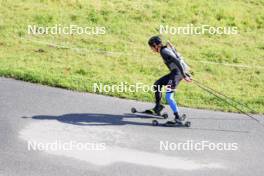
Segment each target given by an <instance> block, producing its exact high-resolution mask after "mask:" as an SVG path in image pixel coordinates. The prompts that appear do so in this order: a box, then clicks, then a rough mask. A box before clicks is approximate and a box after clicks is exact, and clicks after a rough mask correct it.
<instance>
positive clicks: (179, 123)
mask: <svg viewBox="0 0 264 176" xmlns="http://www.w3.org/2000/svg"><path fill="white" fill-rule="evenodd" d="M152 125H153V126H166V127H190V126H191V122H190V121H186V114H183V115H182V116H181V117H179V118H175V119H174V121H167V122H165V123H160V122H159V121H158V120H153V121H152Z"/></svg>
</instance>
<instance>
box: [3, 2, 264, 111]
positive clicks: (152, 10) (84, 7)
mask: <svg viewBox="0 0 264 176" xmlns="http://www.w3.org/2000/svg"><path fill="white" fill-rule="evenodd" d="M263 9H264V1H263V0H235V1H231V0H223V1H214V0H197V1H189V0H187V1H180V0H143V1H139V0H136V1H131V0H127V1H121V0H104V1H96V0H87V1H85V0H83V1H81V0H79V1H78V0H64V1H62V0H61V1H60V0H12V1H9V0H0V75H1V76H6V77H13V78H16V79H21V80H25V81H30V82H34V83H40V84H46V85H50V86H56V87H63V88H67V89H72V90H78V91H85V92H93V84H94V83H102V84H110V85H115V84H119V83H120V82H127V83H128V84H135V83H137V82H141V83H143V84H146V85H152V84H153V82H154V81H155V80H156V79H157V78H159V77H160V76H162V75H164V74H166V73H167V72H168V70H167V68H166V66H165V65H164V64H163V61H162V59H161V58H160V56H159V55H158V54H154V53H152V52H151V50H150V49H149V47H148V45H147V40H148V38H149V37H150V36H152V35H155V34H158V32H159V31H158V30H157V29H159V26H160V25H161V24H163V25H170V26H186V24H193V25H195V26H199V25H203V24H208V25H211V26H236V27H238V32H239V33H238V34H237V35H209V34H205V35H174V36H172V35H165V36H164V37H165V38H167V39H170V40H171V42H172V43H174V44H175V46H176V48H177V49H178V51H180V52H181V54H182V55H183V56H184V57H185V58H186V61H187V62H188V63H189V64H190V65H191V68H192V71H193V74H194V78H195V79H197V80H200V81H201V82H203V83H204V84H206V85H208V86H210V87H212V88H213V89H216V90H218V91H221V92H222V93H224V94H226V95H228V96H230V97H233V98H234V99H235V100H237V101H239V102H241V103H244V104H246V105H248V106H249V107H251V108H252V109H254V110H255V111H256V112H257V113H264V73H263V70H264V11H263ZM34 24H35V25H38V26H54V25H56V24H61V25H63V26H69V25H72V24H74V25H78V26H104V27H105V28H106V34H104V35H85V34H84V35H63V34H62V35H52V34H46V35H45V34H44V35H31V34H28V31H27V30H28V25H34ZM103 94H107V95H110V96H117V97H123V98H129V99H138V100H143V101H153V94H152V93H151V92H147V93H145V92H134V93H133V92H124V93H116V92H115V93H103ZM176 98H177V101H178V103H179V104H180V105H181V106H186V107H196V108H206V109H216V110H223V111H236V110H235V109H234V108H232V107H230V106H229V105H227V104H225V103H223V102H220V101H218V100H217V99H216V98H215V97H213V96H211V95H209V94H208V93H206V92H204V91H203V90H201V89H199V88H198V87H197V86H195V85H194V84H186V83H184V82H183V83H182V84H181V85H180V87H179V89H178V90H177V94H176ZM244 110H245V111H247V112H251V111H250V110H247V109H244Z"/></svg>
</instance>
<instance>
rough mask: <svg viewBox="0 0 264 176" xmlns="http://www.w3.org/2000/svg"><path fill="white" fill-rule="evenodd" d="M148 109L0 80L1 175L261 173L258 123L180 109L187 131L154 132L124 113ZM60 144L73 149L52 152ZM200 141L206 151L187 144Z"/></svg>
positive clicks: (262, 136)
mask: <svg viewBox="0 0 264 176" xmlns="http://www.w3.org/2000/svg"><path fill="white" fill-rule="evenodd" d="M152 106H153V104H150V103H143V102H138V101H132V100H124V99H119V98H113V97H106V96H100V95H94V94H88V93H78V92H74V91H68V90H63V89H59V88H51V87H47V86H41V85H36V84H31V83H26V82H22V81H16V80H12V79H6V78H0V139H1V143H0V175H5V176H9V175H10V176H13V175H23V176H25V175H26V176H31V175H32V176H35V175H49V176H50V175H52V176H53V175H54V176H60V175H65V176H68V175H71V176H76V175H78V176H82V175H87V176H95V175H96V176H97V175H98V176H100V175H104V176H106V175H107V176H109V175H110V176H112V175H113V176H132V175H133V176H141V175H142V176H148V175H151V176H158V175H159V176H163V175H164V176H174V175H188V176H189V175H190V176H192V175H203V176H206V175H210V176H211V175H214V176H218V175H219V176H220V175H221V176H222V175H230V176H231V175H232V176H233V175H236V176H241V175H245V176H248V175H255V176H262V175H263V174H264V167H263V163H264V150H263V146H264V133H263V132H264V127H262V126H261V125H260V124H258V123H256V122H255V121H253V120H251V119H249V118H247V117H246V116H244V115H242V114H236V113H223V112H215V111H207V110H196V109H189V108H182V112H184V113H186V114H187V115H188V117H189V120H190V121H191V122H192V127H191V128H189V129H188V128H173V127H153V126H151V121H152V119H149V118H143V117H142V116H136V115H135V114H131V113H130V109H131V107H137V108H139V109H146V108H151V107H152ZM166 110H167V111H169V109H168V107H167V109H166ZM256 118H258V119H259V120H261V123H262V124H263V123H264V122H263V116H262V117H261V116H256ZM33 144H34V146H35V148H34V147H32V146H33ZM48 144H50V145H48ZM64 144H68V145H67V146H69V145H70V144H71V145H72V146H73V144H76V145H75V146H73V147H72V148H67V149H65V148H64V149H61V148H59V147H58V146H62V145H64ZM85 144H87V145H85ZM201 144H210V147H211V148H209V147H208V146H207V147H206V146H205V147H204V149H203V150H202V149H201V148H199V150H198V149H197V148H195V147H193V148H191V147H190V146H195V145H196V147H197V146H200V147H201ZM54 145H55V148H54ZM36 146H37V147H36ZM51 146H53V148H52V147H51ZM64 146H65V145H64ZM83 146H86V147H87V146H88V147H87V148H82V147H83ZM188 146H189V148H188ZM215 146H222V148H217V149H215ZM223 146H224V147H225V148H224V149H223ZM230 146H231V147H230ZM41 147H42V148H41ZM56 147H57V148H56ZM166 147H167V148H166ZM184 147H185V148H184ZM194 148H195V149H194ZM211 149H212V150H211Z"/></svg>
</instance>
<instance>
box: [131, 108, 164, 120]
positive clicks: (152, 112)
mask: <svg viewBox="0 0 264 176" xmlns="http://www.w3.org/2000/svg"><path fill="white" fill-rule="evenodd" d="M163 109H164V106H163V105H161V106H159V107H154V108H153V109H147V110H145V111H138V110H137V109H136V108H134V107H133V108H131V112H132V113H133V114H134V113H139V114H147V115H150V116H154V117H162V118H163V119H167V118H168V114H167V113H161V111H162V110H163Z"/></svg>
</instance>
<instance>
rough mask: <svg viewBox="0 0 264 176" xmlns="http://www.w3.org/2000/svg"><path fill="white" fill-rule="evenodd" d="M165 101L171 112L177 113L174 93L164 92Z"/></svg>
mask: <svg viewBox="0 0 264 176" xmlns="http://www.w3.org/2000/svg"><path fill="white" fill-rule="evenodd" d="M166 100H167V102H168V104H169V105H170V108H171V110H172V112H173V113H174V114H175V113H178V112H179V108H178V106H177V103H176V101H175V100H174V92H166Z"/></svg>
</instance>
